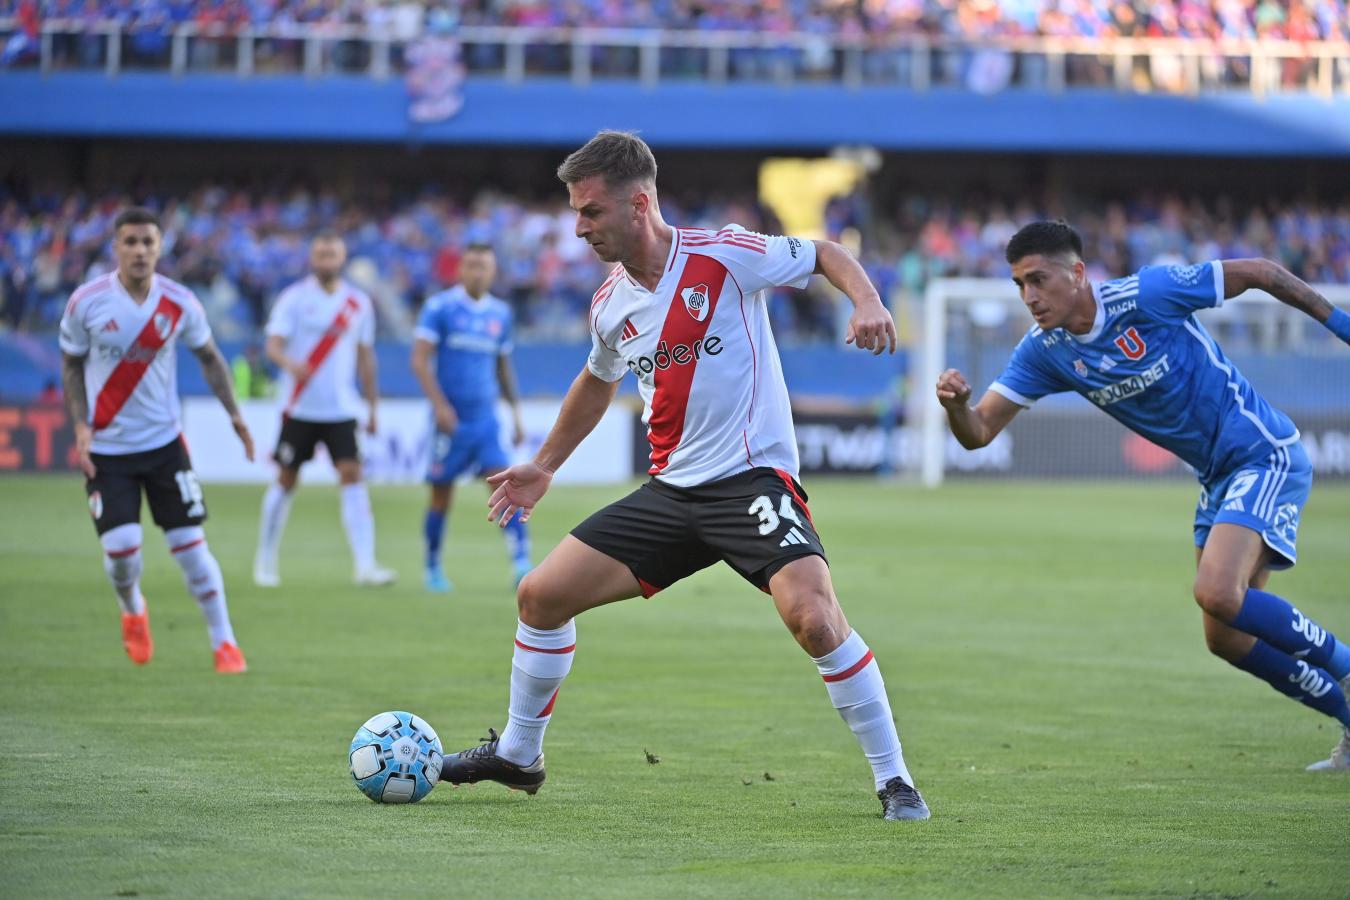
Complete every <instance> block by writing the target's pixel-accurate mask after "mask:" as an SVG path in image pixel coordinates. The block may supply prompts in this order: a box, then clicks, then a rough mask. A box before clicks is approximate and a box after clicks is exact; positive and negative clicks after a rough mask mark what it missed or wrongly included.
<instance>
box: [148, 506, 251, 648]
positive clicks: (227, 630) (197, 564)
mask: <svg viewBox="0 0 1350 900" xmlns="http://www.w3.org/2000/svg"><path fill="white" fill-rule="evenodd" d="M164 540H165V541H166V542H167V543H168V545H169V553H170V555H172V556H173V559H174V562H176V563H178V567H179V568H180V569H182V570H183V581H184V583H185V584H186V585H187V589H188V593H190V594H192V597H193V599H195V600H196V601H197V605H198V606H199V607H201V611H202V617H203V618H204V619H205V620H206V629H207V632H208V633H209V634H210V637H211V650H212V652H213V653H214V656H215V665H216V671H217V672H221V673H225V674H236V673H239V672H243V671H245V670H247V668H248V666H247V664H246V663H245V662H244V655H243V654H242V653H241V652H240V651H239V645H238V642H237V641H236V640H235V637H234V628H233V627H232V626H231V624H230V610H229V605H228V604H227V603H226V600H225V579H224V577H223V576H222V575H221V573H220V563H218V562H216V558H215V557H214V556H213V555H211V550H210V548H208V547H207V545H206V532H205V531H204V530H203V529H202V527H201V526H200V525H189V526H187V527H186V528H171V529H169V530H167V531H165V532H164Z"/></svg>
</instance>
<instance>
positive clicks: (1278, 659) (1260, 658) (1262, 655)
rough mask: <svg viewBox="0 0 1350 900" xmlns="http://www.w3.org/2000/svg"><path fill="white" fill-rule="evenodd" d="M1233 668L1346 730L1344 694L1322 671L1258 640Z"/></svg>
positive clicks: (1349, 715)
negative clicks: (1311, 709) (1240, 670)
mask: <svg viewBox="0 0 1350 900" xmlns="http://www.w3.org/2000/svg"><path fill="white" fill-rule="evenodd" d="M1234 665H1236V666H1237V667H1238V668H1239V669H1242V670H1243V671H1244V672H1250V673H1252V674H1253V675H1255V676H1256V677H1257V678H1260V679H1261V680H1263V681H1265V682H1266V683H1267V684H1269V685H1270V686H1271V687H1273V688H1274V689H1275V690H1277V691H1279V692H1280V693H1281V694H1284V695H1285V696H1286V697H1292V698H1293V699H1295V700H1297V701H1298V702H1299V703H1302V704H1303V705H1304V706H1308V707H1311V708H1313V709H1315V710H1317V711H1318V712H1320V713H1324V714H1325V715H1328V716H1331V717H1332V718H1333V719H1336V720H1337V721H1338V722H1340V723H1341V724H1342V725H1344V726H1345V727H1346V728H1350V706H1347V705H1346V702H1345V694H1344V693H1343V692H1342V691H1341V686H1340V685H1339V684H1337V683H1336V679H1335V678H1332V677H1331V673H1330V672H1328V671H1326V670H1325V669H1321V668H1318V667H1317V666H1310V665H1308V664H1307V663H1306V662H1304V661H1303V660H1301V659H1294V658H1293V657H1292V656H1290V655H1289V654H1288V653H1283V652H1281V651H1279V650H1277V649H1275V648H1274V647H1272V646H1270V644H1267V643H1266V642H1265V641H1263V640H1261V639H1260V638H1258V639H1257V641H1256V644H1255V646H1253V647H1252V649H1251V652H1250V653H1248V654H1247V655H1246V656H1245V657H1243V658H1242V660H1241V661H1240V662H1237V663H1234Z"/></svg>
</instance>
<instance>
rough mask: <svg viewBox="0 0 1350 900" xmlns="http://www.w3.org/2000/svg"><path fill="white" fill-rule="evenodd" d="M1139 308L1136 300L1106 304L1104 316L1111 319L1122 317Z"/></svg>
mask: <svg viewBox="0 0 1350 900" xmlns="http://www.w3.org/2000/svg"><path fill="white" fill-rule="evenodd" d="M1138 308H1139V301H1138V300H1122V301H1120V302H1119V303H1108V304H1106V314H1107V315H1108V316H1111V317H1113V318H1114V317H1115V316H1120V315H1124V314H1125V313H1127V312H1132V311H1133V310H1136V309H1138Z"/></svg>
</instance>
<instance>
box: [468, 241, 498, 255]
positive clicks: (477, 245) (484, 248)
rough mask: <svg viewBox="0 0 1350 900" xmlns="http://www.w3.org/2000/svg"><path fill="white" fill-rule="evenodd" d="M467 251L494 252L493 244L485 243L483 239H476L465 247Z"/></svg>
mask: <svg viewBox="0 0 1350 900" xmlns="http://www.w3.org/2000/svg"><path fill="white" fill-rule="evenodd" d="M464 252H465V253H494V252H496V251H494V250H493V249H492V245H491V244H485V243H483V242H482V241H474V242H473V243H472V244H469V245H467V246H466V247H465V248H464Z"/></svg>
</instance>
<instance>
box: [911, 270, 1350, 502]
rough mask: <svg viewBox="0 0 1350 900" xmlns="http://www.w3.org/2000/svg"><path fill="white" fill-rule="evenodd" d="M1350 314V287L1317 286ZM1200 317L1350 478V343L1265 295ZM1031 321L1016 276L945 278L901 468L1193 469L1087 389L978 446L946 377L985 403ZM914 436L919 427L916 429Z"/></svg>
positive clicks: (928, 481) (927, 315)
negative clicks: (941, 399)
mask: <svg viewBox="0 0 1350 900" xmlns="http://www.w3.org/2000/svg"><path fill="white" fill-rule="evenodd" d="M1315 287H1316V288H1317V290H1318V291H1320V292H1321V293H1322V295H1323V296H1324V297H1326V298H1327V299H1328V300H1330V301H1331V302H1332V303H1335V304H1336V305H1338V306H1340V307H1342V308H1346V309H1350V286H1346V285H1325V284H1321V285H1315ZM1196 318H1197V319H1198V320H1199V321H1200V323H1201V324H1202V325H1204V327H1205V328H1206V329H1207V330H1208V331H1209V332H1210V334H1211V335H1213V336H1214V338H1215V339H1216V340H1217V341H1218V342H1219V345H1220V346H1221V347H1222V348H1223V350H1224V353H1225V354H1226V355H1227V356H1228V358H1229V359H1230V360H1231V361H1232V362H1233V363H1234V364H1235V365H1236V366H1237V367H1238V369H1239V370H1241V371H1242V373H1243V374H1244V375H1246V376H1247V379H1248V380H1249V381H1250V382H1251V383H1252V386H1253V387H1254V388H1255V389H1256V390H1257V391H1258V392H1259V393H1261V394H1262V395H1263V396H1265V397H1266V399H1267V400H1269V401H1270V402H1271V403H1272V404H1274V405H1275V406H1276V407H1277V408H1279V409H1282V410H1284V411H1285V412H1286V413H1288V414H1289V415H1290V416H1291V417H1292V418H1293V419H1294V422H1295V423H1296V424H1297V425H1298V426H1299V429H1300V431H1301V432H1302V434H1303V439H1304V444H1305V446H1306V447H1307V449H1308V453H1309V456H1310V457H1311V458H1312V461H1313V467H1314V470H1315V471H1316V473H1317V477H1318V479H1319V480H1322V479H1326V478H1332V479H1337V478H1339V479H1346V478H1350V347H1346V346H1345V344H1343V343H1341V342H1340V341H1339V340H1337V339H1336V338H1335V336H1333V335H1332V334H1331V333H1330V332H1328V331H1327V330H1326V329H1325V328H1323V327H1322V326H1321V325H1320V324H1319V323H1318V322H1316V321H1314V320H1313V319H1311V318H1309V317H1308V316H1305V315H1304V314H1303V313H1301V312H1299V311H1297V310H1295V309H1292V308H1290V307H1288V306H1285V305H1284V304H1282V303H1280V302H1278V301H1277V300H1275V299H1274V298H1273V297H1271V296H1269V295H1268V294H1265V293H1263V292H1260V291H1248V292H1247V293H1245V294H1243V295H1241V296H1240V297H1237V298H1234V299H1232V300H1229V301H1227V302H1226V303H1224V305H1223V306H1222V307H1221V308H1219V309H1214V310H1202V311H1201V312H1199V313H1197V314H1196ZM1030 327H1031V317H1030V316H1029V315H1028V313H1027V312H1026V310H1025V308H1024V307H1023V305H1022V302H1021V300H1020V298H1019V297H1018V295H1017V288H1016V286H1015V285H1013V283H1012V282H1011V281H1010V280H1007V279H994V278H941V279H935V280H933V281H932V282H930V283H929V285H928V288H927V291H926V293H925V296H924V311H923V344H922V347H921V348H919V349H920V352H919V354H918V366H917V367H916V370H915V380H914V383H913V385H912V390H911V392H910V397H911V403H910V415H909V417H908V419H909V422H911V423H914V425H915V426H916V428H915V430H913V431H909V434H908V437H909V438H910V439H909V440H903V441H900V442H898V447H899V450H900V452H897V453H896V454H895V455H896V457H897V459H896V463H897V465H896V469H897V471H898V473H900V474H904V475H908V476H911V477H915V476H917V477H918V478H919V479H920V480H921V481H922V482H923V484H925V485H927V486H929V487H936V486H938V485H940V484H942V482H943V481H944V479H946V478H949V477H961V476H969V475H979V476H986V477H1002V478H1009V477H1011V478H1017V477H1023V478H1052V479H1053V478H1101V479H1124V478H1130V479H1137V478H1149V479H1154V478H1176V477H1183V476H1184V477H1189V476H1190V474H1191V473H1190V470H1189V469H1188V468H1187V467H1186V466H1185V465H1184V464H1182V463H1181V461H1180V460H1178V459H1177V458H1176V457H1175V456H1173V455H1172V454H1170V453H1168V452H1167V451H1166V450H1163V449H1162V448H1160V447H1158V446H1156V445H1154V444H1152V443H1150V442H1149V441H1147V440H1145V439H1143V438H1141V437H1139V436H1137V435H1134V434H1132V433H1130V432H1128V431H1127V430H1126V429H1125V428H1124V427H1122V426H1121V425H1119V424H1117V423H1116V422H1115V421H1114V420H1113V419H1111V418H1110V417H1109V416H1107V415H1105V414H1104V413H1102V412H1101V411H1100V410H1099V409H1097V408H1096V407H1095V406H1093V405H1092V404H1091V403H1090V402H1088V401H1087V400H1086V399H1084V398H1083V397H1081V396H1079V395H1077V394H1055V395H1051V396H1049V397H1045V398H1043V399H1041V400H1040V401H1039V402H1037V403H1036V405H1035V407H1034V408H1033V409H1031V410H1029V411H1026V412H1024V413H1022V414H1021V415H1019V416H1018V417H1017V418H1016V419H1014V420H1013V422H1012V424H1011V425H1010V426H1009V427H1008V429H1006V430H1005V431H1004V433H1003V434H1000V435H999V436H998V438H996V439H995V441H994V442H993V443H992V444H990V445H989V446H988V447H985V448H983V449H981V450H977V451H973V452H971V451H967V450H965V449H964V448H963V447H961V446H960V444H958V443H957V442H956V439H955V438H954V437H952V435H951V432H950V431H949V430H948V427H947V417H946V415H945V413H944V412H943V410H942V407H941V406H940V405H939V404H938V402H937V400H936V399H935V398H934V396H933V387H934V385H935V384H936V383H937V380H938V377H939V376H940V375H941V374H942V372H943V371H944V370H946V369H947V368H953V367H954V368H958V369H960V370H961V371H962V372H963V373H964V374H965V376H966V378H967V380H968V381H969V382H970V384H971V387H972V388H973V393H972V400H971V402H972V403H974V402H976V401H978V400H979V398H980V397H981V396H983V394H984V392H985V390H986V389H987V388H988V387H989V384H990V383H991V382H992V381H994V380H995V379H996V378H997V377H998V375H999V374H1000V373H1001V372H1002V370H1003V366H1004V364H1005V363H1006V362H1007V360H1008V358H1009V356H1010V355H1011V354H1012V350H1013V348H1014V347H1015V346H1016V345H1017V342H1018V341H1019V340H1020V339H1021V337H1022V335H1023V334H1025V333H1026V331H1027V329H1028V328H1030ZM906 430H907V431H908V429H906Z"/></svg>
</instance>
